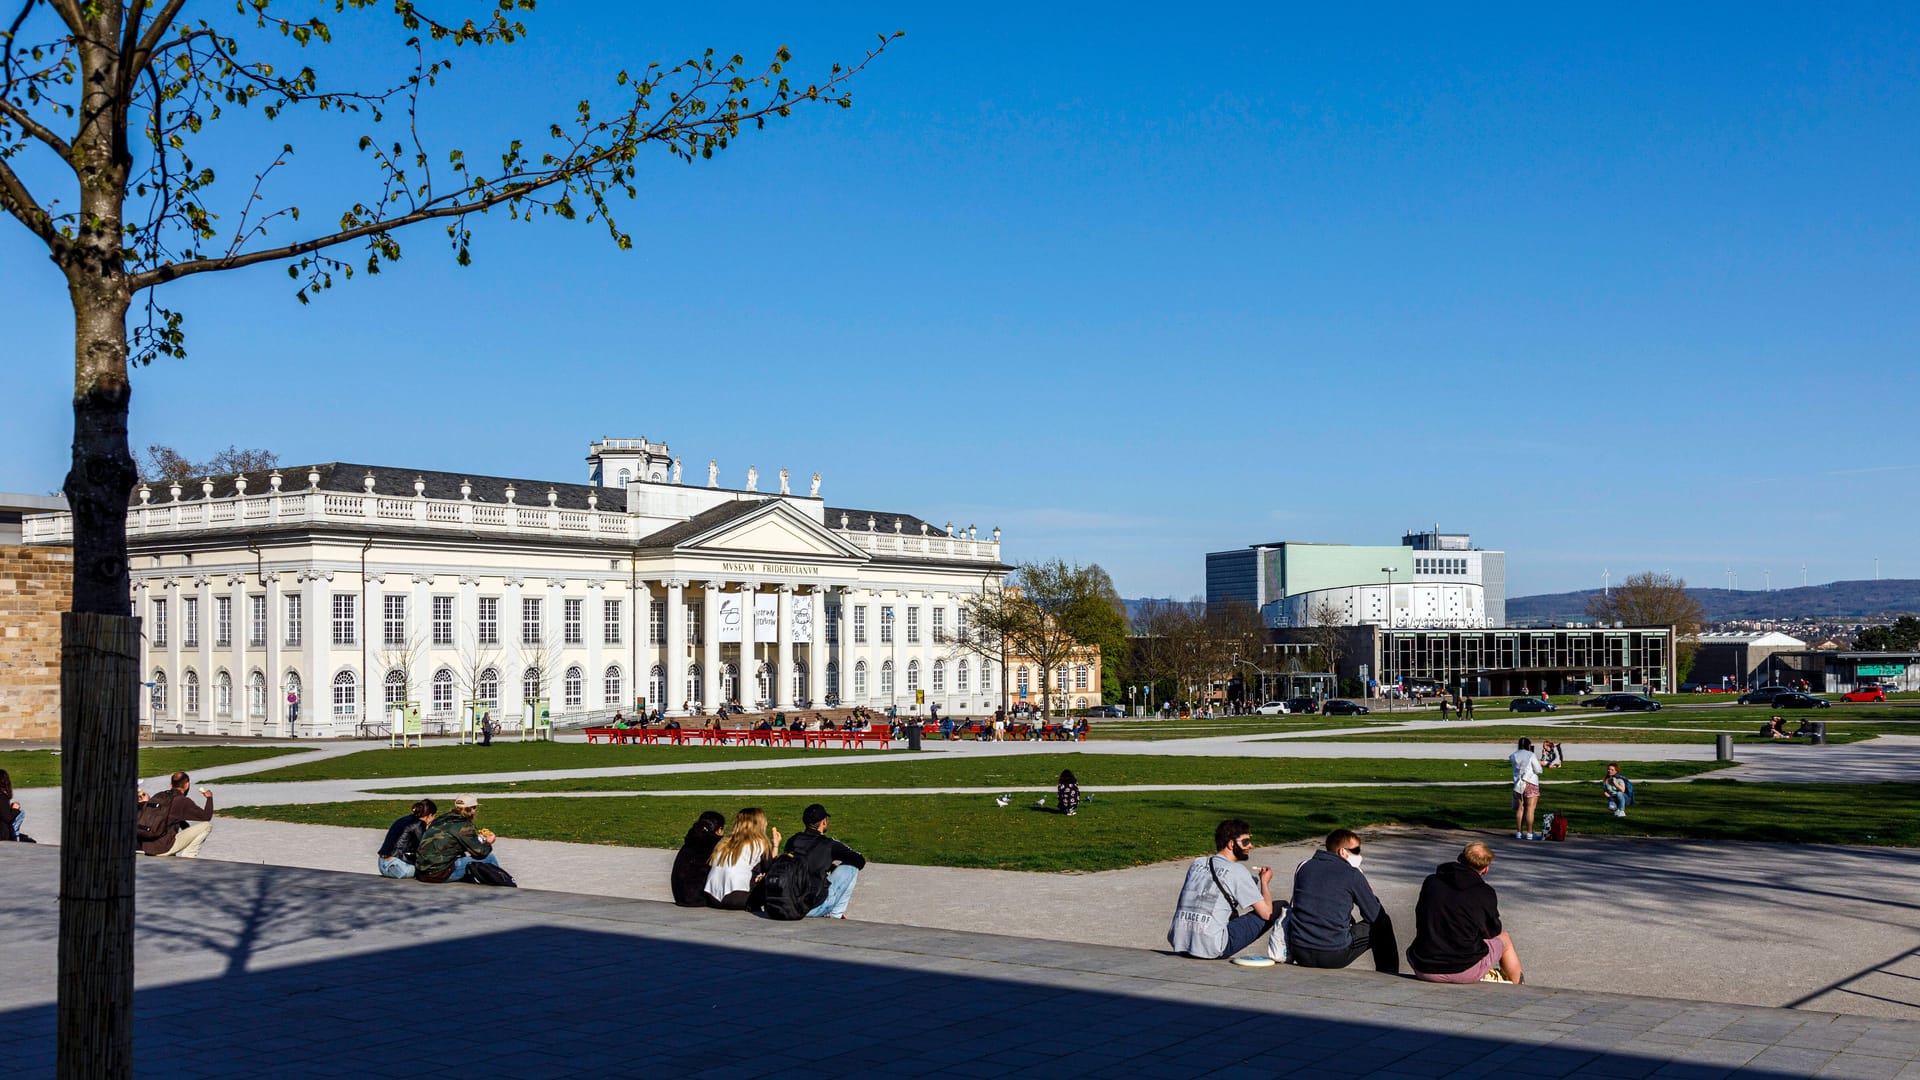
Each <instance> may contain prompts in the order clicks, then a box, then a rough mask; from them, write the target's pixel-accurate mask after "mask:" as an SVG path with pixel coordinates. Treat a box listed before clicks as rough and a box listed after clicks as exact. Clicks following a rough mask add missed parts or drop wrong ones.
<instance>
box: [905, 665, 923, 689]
mask: <svg viewBox="0 0 1920 1080" xmlns="http://www.w3.org/2000/svg"><path fill="white" fill-rule="evenodd" d="M918 689H920V661H918V660H909V661H907V693H909V694H911V693H913V692H914V691H915V690H918Z"/></svg>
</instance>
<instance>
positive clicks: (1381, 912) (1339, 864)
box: [1287, 829, 1400, 974]
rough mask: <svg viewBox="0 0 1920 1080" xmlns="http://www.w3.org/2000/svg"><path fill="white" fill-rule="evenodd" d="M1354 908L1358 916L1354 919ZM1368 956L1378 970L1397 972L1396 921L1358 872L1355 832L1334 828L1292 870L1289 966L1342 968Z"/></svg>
mask: <svg viewBox="0 0 1920 1080" xmlns="http://www.w3.org/2000/svg"><path fill="white" fill-rule="evenodd" d="M1356 908H1358V909H1359V911H1360V917H1359V918H1357V919H1354V918H1353V912H1354V909H1356ZM1349 919H1352V921H1351V922H1349V921H1348V920H1349ZM1369 952H1371V953H1372V954H1373V969H1374V970H1375V971H1384V972H1387V973H1389V974H1398V973H1399V971H1400V945H1399V942H1397V941H1395V940H1394V936H1393V923H1392V921H1391V920H1389V919H1388V918H1387V909H1386V908H1384V907H1382V906H1381V905H1380V898H1379V897H1377V896H1375V895H1374V894H1373V886H1372V885H1370V884H1368V883H1367V876H1366V875H1365V874H1363V873H1361V872H1360V838H1359V837H1358V836H1355V835H1354V833H1353V831H1352V830H1351V829H1335V830H1334V831H1333V832H1330V833H1328V834H1327V843H1326V846H1325V847H1324V848H1323V849H1321V850H1319V851H1316V852H1314V853H1313V857H1312V858H1310V859H1308V860H1307V861H1306V862H1303V863H1301V864H1300V868H1299V869H1298V870H1295V871H1294V872H1293V906H1292V909H1291V912H1290V913H1289V914H1288V915H1287V962H1288V963H1290V964H1298V965H1300V966H1301V967H1316V968H1343V967H1346V966H1347V965H1348V964H1351V963H1353V962H1354V961H1355V960H1357V959H1359V958H1360V957H1361V956H1363V955H1365V954H1367V953H1369Z"/></svg>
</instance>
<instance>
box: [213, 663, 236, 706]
mask: <svg viewBox="0 0 1920 1080" xmlns="http://www.w3.org/2000/svg"><path fill="white" fill-rule="evenodd" d="M213 713H214V715H215V716H232V715H233V676H231V675H229V674H227V673H226V672H224V671H216V672H214V674H213Z"/></svg>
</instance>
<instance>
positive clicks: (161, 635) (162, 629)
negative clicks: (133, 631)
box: [147, 600, 167, 645]
mask: <svg viewBox="0 0 1920 1080" xmlns="http://www.w3.org/2000/svg"><path fill="white" fill-rule="evenodd" d="M147 630H148V631H149V632H150V633H152V635H153V643H154V644H155V645H165V644H166V643H167V602H166V601H165V600H155V601H154V602H153V625H152V626H149V627H148V628H147Z"/></svg>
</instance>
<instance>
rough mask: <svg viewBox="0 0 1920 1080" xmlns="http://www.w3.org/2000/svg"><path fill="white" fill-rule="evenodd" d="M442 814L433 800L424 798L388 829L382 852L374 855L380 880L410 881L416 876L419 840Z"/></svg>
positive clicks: (382, 843) (381, 847)
mask: <svg viewBox="0 0 1920 1080" xmlns="http://www.w3.org/2000/svg"><path fill="white" fill-rule="evenodd" d="M439 813H440V807H439V806H437V805H435V804H434V801H433V800H432V799H421V800H420V801H419V802H417V803H414V804H413V809H412V810H411V811H410V812H408V814H407V816H406V817H403V818H401V819H400V820H398V821H396V822H394V823H393V824H392V825H391V826H389V827H388V828H387V838H386V839H385V840H384V841H382V842H381V844H380V850H379V851H377V852H375V853H374V858H375V860H377V864H378V866H379V868H380V876H381V877H390V878H410V877H412V876H413V875H414V873H415V861H416V860H417V859H418V858H419V852H420V838H421V837H423V836H425V835H426V834H427V826H429V825H431V824H433V819H434V818H435V817H436V816H438V815H439Z"/></svg>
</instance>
